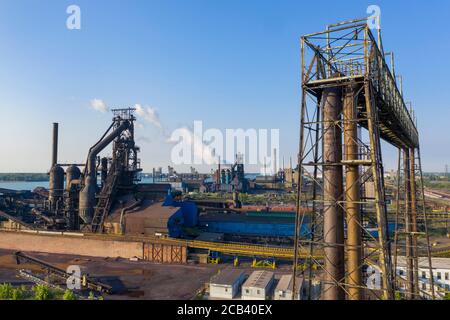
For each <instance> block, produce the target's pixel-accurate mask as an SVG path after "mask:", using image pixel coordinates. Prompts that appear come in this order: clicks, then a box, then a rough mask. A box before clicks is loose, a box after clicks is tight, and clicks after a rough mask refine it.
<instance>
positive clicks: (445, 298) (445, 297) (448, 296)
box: [444, 292, 450, 300]
mask: <svg viewBox="0 0 450 320" xmlns="http://www.w3.org/2000/svg"><path fill="white" fill-rule="evenodd" d="M444 300H450V292H447V293H446V294H445V296H444Z"/></svg>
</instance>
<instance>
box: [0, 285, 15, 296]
mask: <svg viewBox="0 0 450 320" xmlns="http://www.w3.org/2000/svg"><path fill="white" fill-rule="evenodd" d="M12 291H13V287H12V286H11V284H10V283H3V284H0V300H8V299H11V298H12Z"/></svg>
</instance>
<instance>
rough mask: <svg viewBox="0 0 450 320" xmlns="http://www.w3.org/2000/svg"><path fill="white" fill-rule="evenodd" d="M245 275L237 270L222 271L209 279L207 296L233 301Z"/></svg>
mask: <svg viewBox="0 0 450 320" xmlns="http://www.w3.org/2000/svg"><path fill="white" fill-rule="evenodd" d="M244 279H245V273H244V272H243V271H242V270H237V269H224V270H221V271H219V273H218V274H217V275H215V276H214V277H212V278H211V281H210V283H209V295H210V297H211V298H220V299H233V298H234V297H235V296H236V295H237V294H238V292H239V287H240V285H241V284H242V282H244Z"/></svg>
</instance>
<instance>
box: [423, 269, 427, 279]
mask: <svg viewBox="0 0 450 320" xmlns="http://www.w3.org/2000/svg"><path fill="white" fill-rule="evenodd" d="M426 278H427V273H426V272H425V271H422V279H426Z"/></svg>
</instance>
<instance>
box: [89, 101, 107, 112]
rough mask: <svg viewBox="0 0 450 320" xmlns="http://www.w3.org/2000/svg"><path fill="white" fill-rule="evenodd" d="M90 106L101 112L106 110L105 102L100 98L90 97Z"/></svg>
mask: <svg viewBox="0 0 450 320" xmlns="http://www.w3.org/2000/svg"><path fill="white" fill-rule="evenodd" d="M91 107H92V109H94V110H96V111H100V112H103V113H104V112H107V111H108V107H107V106H106V103H105V102H104V101H103V100H101V99H92V100H91Z"/></svg>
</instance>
